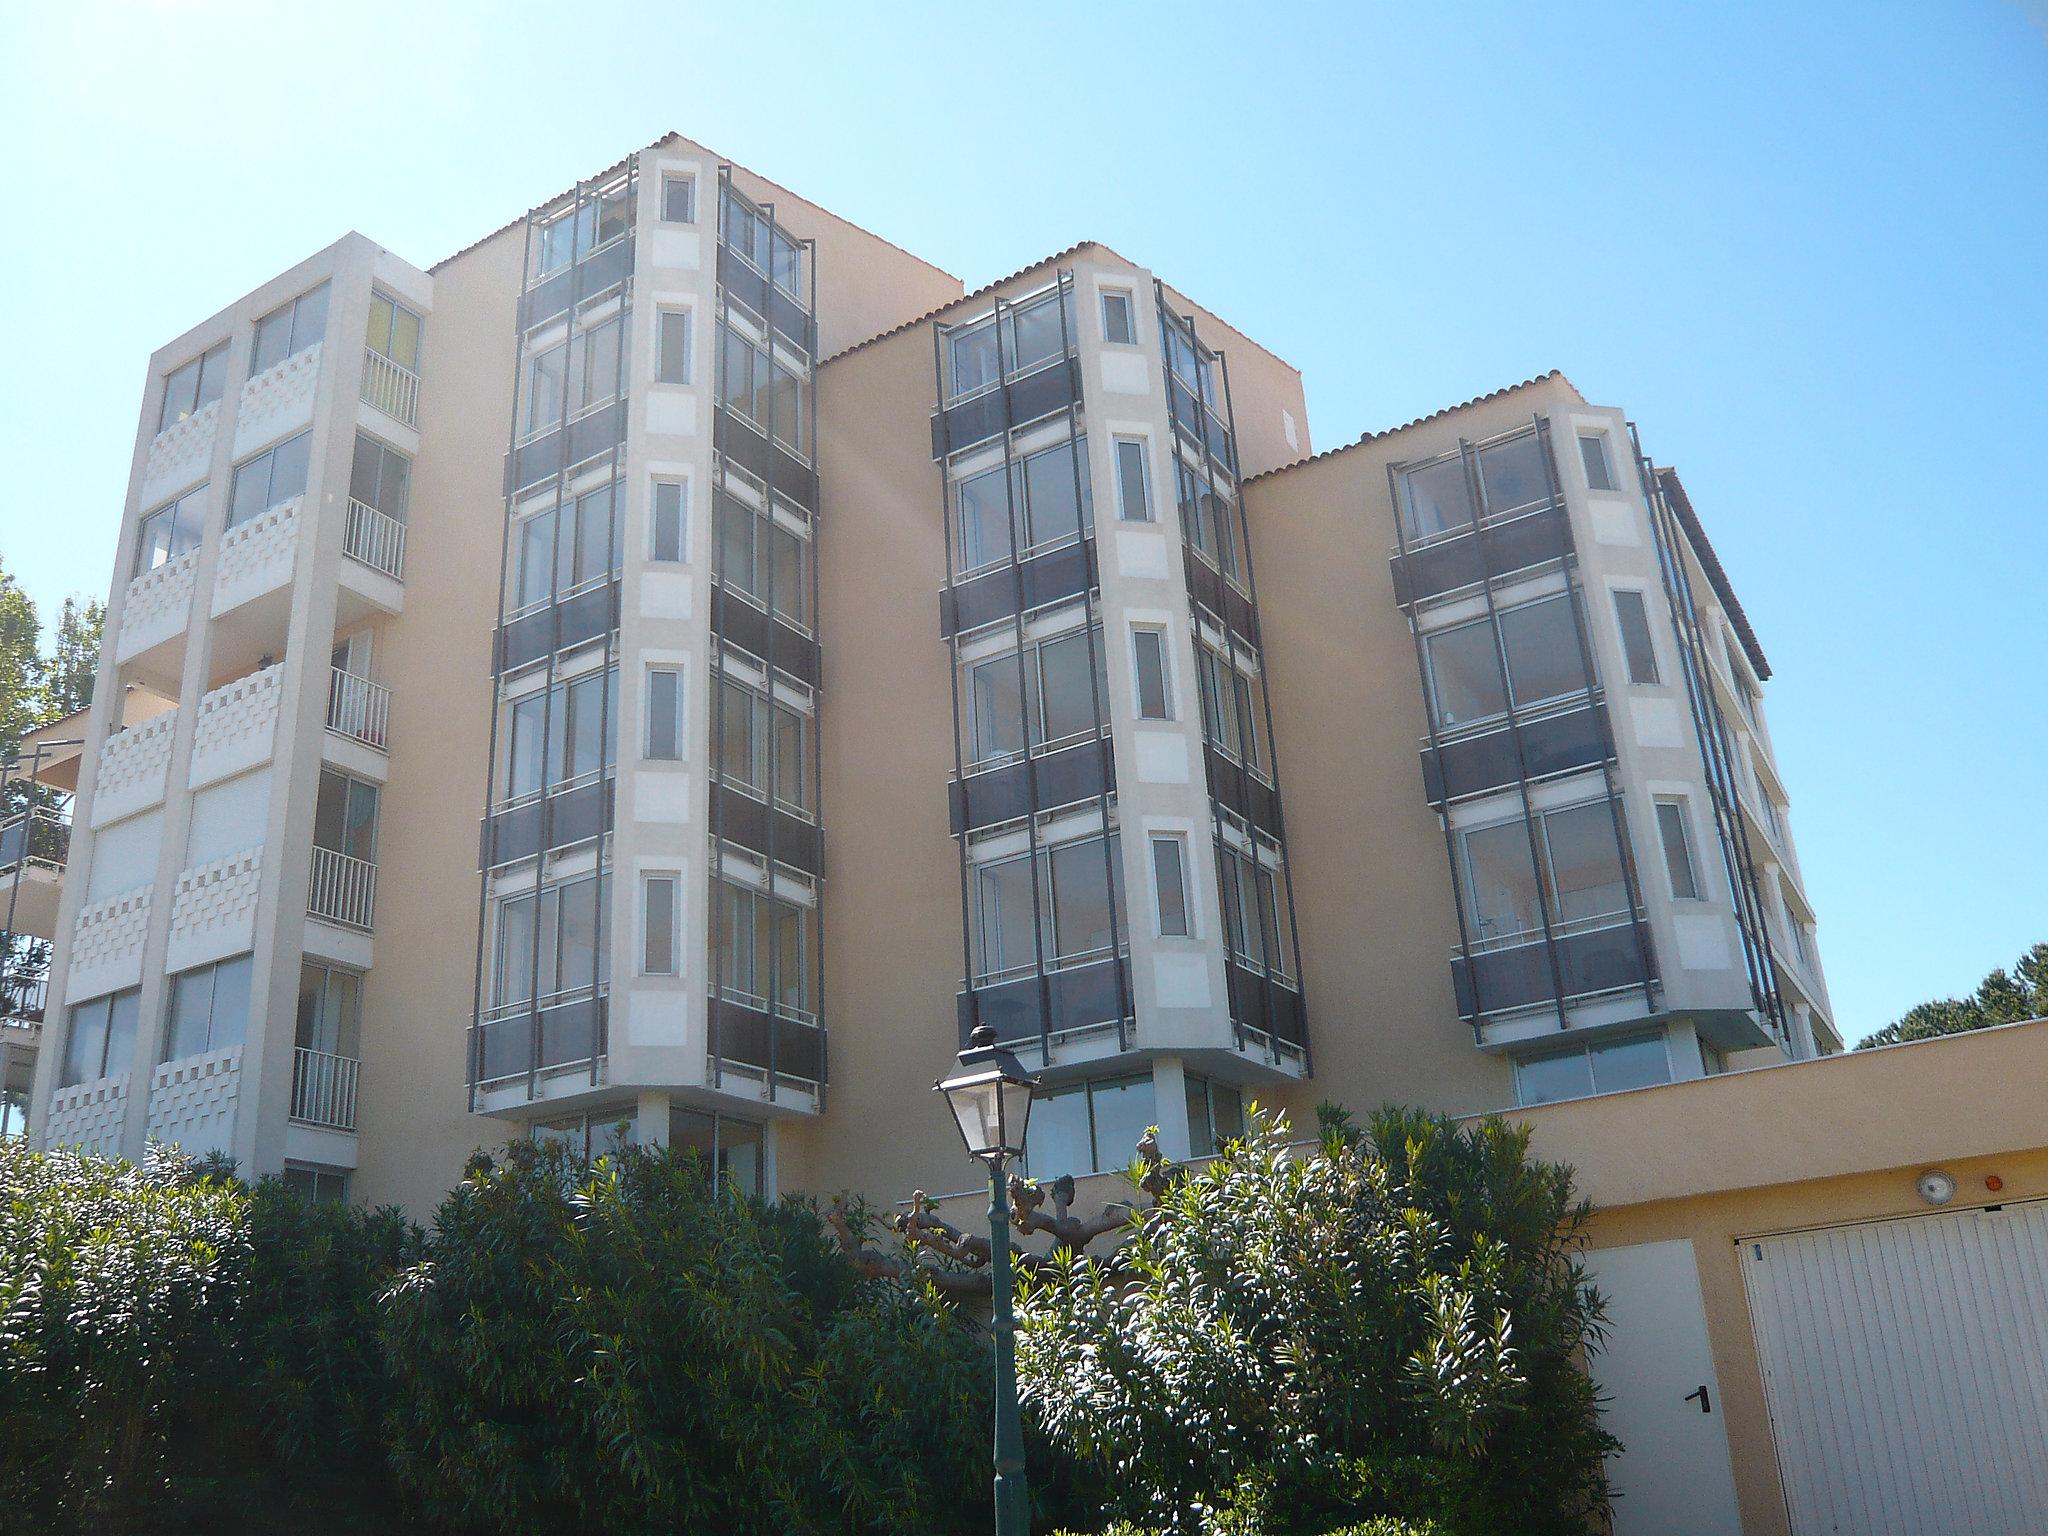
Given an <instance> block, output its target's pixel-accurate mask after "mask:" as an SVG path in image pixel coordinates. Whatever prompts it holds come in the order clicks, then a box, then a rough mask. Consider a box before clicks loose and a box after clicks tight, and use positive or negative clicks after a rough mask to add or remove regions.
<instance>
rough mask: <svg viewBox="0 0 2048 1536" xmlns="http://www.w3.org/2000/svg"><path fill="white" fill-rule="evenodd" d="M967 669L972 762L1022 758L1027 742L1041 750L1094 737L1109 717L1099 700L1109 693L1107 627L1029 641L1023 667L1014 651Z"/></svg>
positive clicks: (1104, 701) (965, 703) (1104, 700)
mask: <svg viewBox="0 0 2048 1536" xmlns="http://www.w3.org/2000/svg"><path fill="white" fill-rule="evenodd" d="M1091 649H1092V650H1093V651H1094V653H1095V668H1096V671H1095V680H1094V683H1093V685H1092V687H1091V685H1090V682H1089V676H1088V656H1089V652H1090V650H1091ZM962 671H963V674H964V683H963V689H964V693H965V698H964V699H963V700H962V706H963V707H962V713H963V715H964V716H965V718H966V724H967V732H968V739H967V748H968V751H967V758H968V766H969V767H979V766H981V765H982V764H985V763H993V762H1004V761H1008V760H1009V759H1012V758H1015V757H1017V756H1019V755H1021V754H1022V753H1023V752H1024V750H1025V746H1026V743H1027V742H1028V743H1029V745H1030V748H1031V750H1032V751H1034V752H1035V751H1038V750H1040V749H1041V748H1047V747H1054V746H1062V745H1066V744H1068V743H1070V742H1073V741H1075V740H1078V739H1080V738H1082V737H1085V736H1092V735H1094V734H1095V732H1096V729H1097V727H1098V723H1099V722H1100V721H1101V720H1102V713H1101V710H1100V709H1099V708H1098V703H1100V704H1101V705H1104V706H1106V704H1107V701H1108V698H1109V684H1108V680H1107V675H1106V673H1105V672H1104V670H1103V655H1102V630H1101V629H1100V627H1097V628H1096V629H1095V630H1094V631H1093V633H1092V634H1091V633H1090V632H1089V631H1088V630H1083V629H1074V630H1070V631H1068V632H1067V633H1066V634H1063V635H1053V636H1051V637H1049V638H1047V639H1043V640H1034V641H1030V642H1027V643H1026V645H1025V647H1024V661H1023V666H1022V668H1021V669H1020V668H1019V666H1018V662H1017V653H1016V652H1015V651H1007V652H1004V653H1002V654H1001V655H996V656H989V657H984V658H983V659H981V660H979V661H974V662H970V663H965V664H963V667H962ZM1020 671H1021V674H1022V675H1021V676H1020V675H1019V674H1020ZM1020 686H1021V688H1022V690H1023V691H1022V694H1021V695H1020V694H1019V691H1018V690H1019V688H1020Z"/></svg>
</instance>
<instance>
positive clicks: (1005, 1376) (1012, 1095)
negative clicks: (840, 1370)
mask: <svg viewBox="0 0 2048 1536" xmlns="http://www.w3.org/2000/svg"><path fill="white" fill-rule="evenodd" d="M932 1086H933V1088H934V1089H935V1090H936V1091H937V1092H940V1093H943V1094H944V1095H945V1096H946V1103H947V1105H948V1106H949V1107H950V1108H951V1109H952V1111H953V1119H954V1120H955V1121H956V1122H957V1123H958V1124H959V1126H960V1139H961V1140H962V1141H964V1142H965V1143H966V1144H967V1155H968V1156H969V1157H976V1158H979V1159H981V1160H982V1161H983V1162H985V1163H987V1164H988V1237H989V1286H990V1290H991V1292H992V1295H991V1298H990V1299H991V1300H992V1302H993V1303H994V1316H993V1317H992V1318H991V1319H990V1322H989V1331H990V1332H991V1333H993V1334H994V1335H995V1341H996V1444H995V1453H996V1454H995V1465H996V1536H1030V1533H1031V1501H1030V1496H1029V1495H1028V1494H1027V1492H1026V1491H1025V1480H1024V1427H1023V1425H1022V1423H1021V1422H1020V1420H1019V1417H1018V1412H1017V1317H1016V1313H1015V1311H1014V1310H1013V1308H1012V1306H1011V1301H1010V1221H1009V1211H1008V1205H1009V1202H1008V1199H1007V1198H1006V1194H1005V1184H1004V1178H1003V1168H1004V1165H1005V1164H1006V1163H1008V1162H1009V1160H1010V1159H1011V1158H1013V1157H1022V1156H1023V1155H1024V1126H1025V1123H1026V1122H1027V1121H1028V1120H1029V1119H1030V1118H1031V1090H1032V1089H1033V1088H1034V1087H1036V1086H1037V1079H1035V1078H1033V1077H1032V1076H1031V1075H1030V1074H1029V1073H1028V1072H1026V1071H1025V1070H1024V1064H1023V1063H1022V1062H1020V1061H1019V1060H1017V1057H1016V1054H1015V1053H1014V1052H1012V1051H1007V1050H1005V1049H1003V1047H1001V1046H999V1045H997V1044H996V1032H995V1029H994V1027H993V1026H992V1025H988V1024H982V1025H978V1026H977V1027H976V1028H975V1031H974V1033H973V1034H971V1035H969V1036H968V1037H967V1049H966V1050H964V1051H962V1052H961V1053H960V1061H959V1065H958V1067H957V1068H956V1070H955V1071H954V1073H953V1075H952V1076H951V1077H949V1078H947V1079H946V1080H945V1081H944V1082H943V1083H935V1084H933V1085H932Z"/></svg>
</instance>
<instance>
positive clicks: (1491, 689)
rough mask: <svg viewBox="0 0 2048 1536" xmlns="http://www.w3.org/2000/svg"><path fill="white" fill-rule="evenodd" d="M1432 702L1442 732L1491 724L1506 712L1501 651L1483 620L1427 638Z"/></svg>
mask: <svg viewBox="0 0 2048 1536" xmlns="http://www.w3.org/2000/svg"><path fill="white" fill-rule="evenodd" d="M1422 654H1423V658H1424V661H1425V663H1426V665H1427V667H1428V671H1429V688H1430V699H1431V702H1432V703H1433V705H1434V706H1435V709H1436V722H1437V726H1438V728H1439V729H1441V730H1449V729H1452V728H1453V727H1456V726H1461V725H1469V724H1471V723H1472V722H1473V721H1475V720H1487V719H1491V718H1492V717H1493V716H1495V715H1500V714H1505V713H1506V712H1507V707H1508V701H1507V692H1506V689H1505V688H1504V687H1503V686H1502V683H1501V676H1500V652H1499V650H1498V649H1497V647H1496V643H1495V640H1494V632H1493V625H1492V624H1491V623H1490V622H1488V621H1487V620H1485V619H1481V620H1480V621H1479V622H1478V623H1476V624H1460V625H1458V626H1457V627H1456V628H1455V629H1440V630H1437V631H1435V632H1434V633H1431V634H1428V635H1425V636H1423V639H1422Z"/></svg>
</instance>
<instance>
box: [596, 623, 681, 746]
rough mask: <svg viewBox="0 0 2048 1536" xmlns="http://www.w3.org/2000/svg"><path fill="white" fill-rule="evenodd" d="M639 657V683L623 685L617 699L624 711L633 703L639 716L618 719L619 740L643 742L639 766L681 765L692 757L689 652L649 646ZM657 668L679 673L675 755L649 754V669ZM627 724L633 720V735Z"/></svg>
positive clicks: (633, 708) (655, 669) (660, 670)
mask: <svg viewBox="0 0 2048 1536" xmlns="http://www.w3.org/2000/svg"><path fill="white" fill-rule="evenodd" d="M638 659H639V666H640V686H639V687H638V688H637V689H632V690H628V689H625V688H623V687H622V688H621V689H620V690H619V700H618V708H619V709H620V710H622V711H623V710H625V709H627V708H629V707H630V708H631V709H632V710H633V711H634V712H635V713H636V714H637V716H638V718H637V719H635V720H632V721H630V722H628V721H626V720H621V721H620V722H619V740H621V741H627V740H632V741H637V742H639V743H640V745H641V752H640V754H639V755H640V759H641V760H640V763H639V765H638V766H639V767H640V768H641V769H643V770H645V769H650V768H651V769H653V770H655V771H657V772H659V771H660V770H662V769H664V768H674V767H678V766H680V765H681V764H683V763H685V762H687V761H689V757H690V726H691V717H690V710H691V707H692V703H691V700H692V695H691V693H690V656H689V653H688V652H685V651H675V650H653V649H649V650H643V651H641V652H640V653H639V658H638ZM588 670H594V669H588ZM658 671H659V672H673V673H675V674H676V688H677V691H678V693H679V694H680V695H681V708H680V709H679V710H678V711H677V715H676V721H677V724H676V755H675V756H674V757H673V758H649V757H648V756H647V755H646V744H647V729H648V725H649V723H650V722H649V719H648V709H647V689H648V677H649V674H650V673H653V672H658ZM622 675H623V673H622ZM629 692H630V693H631V695H632V697H631V701H630V704H629V703H628V700H627V697H626V695H627V694H628V693H629ZM628 724H631V726H632V728H633V734H632V735H631V736H630V737H628V736H627V734H626V729H625V728H626V726H627V725H628Z"/></svg>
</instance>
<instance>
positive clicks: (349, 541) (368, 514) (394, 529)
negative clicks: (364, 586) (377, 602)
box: [341, 496, 405, 581]
mask: <svg viewBox="0 0 2048 1536" xmlns="http://www.w3.org/2000/svg"><path fill="white" fill-rule="evenodd" d="M341 552H342V553H343V554H345V555H347V556H348V557H349V558H350V559H352V560H360V561H362V563H363V564H365V565H367V566H369V567H371V568H372V569H373V570H379V571H382V572H383V573H384V574H385V575H386V576H389V577H391V578H392V579H393V580H394V581H403V580H404V579H405V524H403V523H401V522H400V521H399V520H398V519H397V518H395V517H388V516H386V515H385V514H384V513H382V512H379V511H378V510H377V509H376V508H375V507H373V506H371V505H369V504H368V503H367V502H361V501H357V500H356V499H355V498H354V497H353V496H351V497H350V498H349V501H348V528H347V530H346V532H345V533H344V535H343V537H342V541H341Z"/></svg>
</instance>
